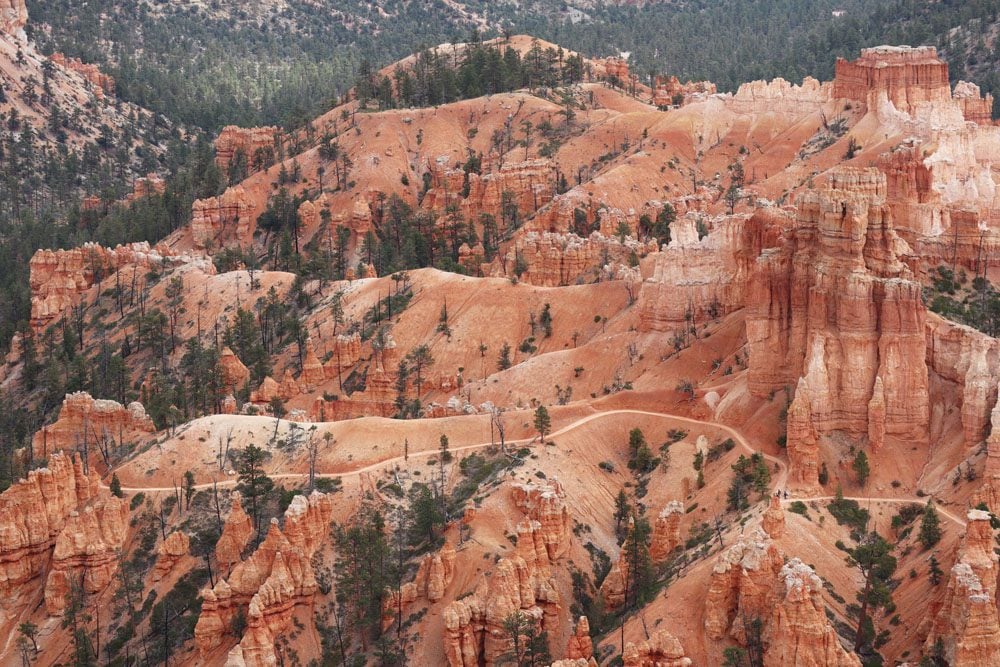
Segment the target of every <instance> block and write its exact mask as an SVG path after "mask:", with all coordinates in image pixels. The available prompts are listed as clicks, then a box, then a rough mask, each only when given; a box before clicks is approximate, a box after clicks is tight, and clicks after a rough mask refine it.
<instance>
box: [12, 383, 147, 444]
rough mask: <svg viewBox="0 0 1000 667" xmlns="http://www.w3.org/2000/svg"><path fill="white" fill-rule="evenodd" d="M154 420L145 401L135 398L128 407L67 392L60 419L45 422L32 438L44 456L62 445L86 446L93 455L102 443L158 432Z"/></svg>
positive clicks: (127, 439)
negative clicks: (144, 405)
mask: <svg viewBox="0 0 1000 667" xmlns="http://www.w3.org/2000/svg"><path fill="white" fill-rule="evenodd" d="M155 432H156V427H155V426H154V425H153V420H152V419H150V418H149V416H148V415H147V414H146V410H145V408H143V406H142V403H139V402H138V401H133V402H131V403H129V404H128V407H126V406H124V405H122V404H121V403H118V402H116V401H111V400H106V399H99V400H95V399H94V398H92V397H91V396H90V394H88V393H87V392H85V391H78V392H76V393H74V394H67V395H66V398H64V399H63V404H62V409H61V410H60V411H59V419H57V420H56V421H55V423H53V424H49V425H48V426H43V427H42V428H41V429H40V430H39V431H38V432H37V433H35V436H34V438H33V439H32V448H33V450H34V456H36V457H39V458H45V457H47V456H48V455H49V454H50V453H52V452H56V451H59V450H63V449H82V448H84V447H87V448H88V449H89V452H90V456H91V458H92V459H96V458H97V457H98V454H99V451H100V449H99V446H98V445H99V443H103V442H107V441H114V442H115V443H117V444H118V445H121V444H124V443H125V442H128V441H130V440H134V439H137V438H142V437H143V436H145V435H147V434H150V433H155Z"/></svg>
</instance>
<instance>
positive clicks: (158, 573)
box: [153, 530, 191, 581]
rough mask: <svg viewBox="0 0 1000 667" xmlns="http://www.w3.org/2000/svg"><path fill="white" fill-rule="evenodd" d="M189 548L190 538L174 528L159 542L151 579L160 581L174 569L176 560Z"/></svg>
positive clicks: (184, 554) (182, 556) (185, 554)
mask: <svg viewBox="0 0 1000 667" xmlns="http://www.w3.org/2000/svg"><path fill="white" fill-rule="evenodd" d="M190 549H191V538H189V537H188V534H187V533H185V532H184V531H181V530H175V531H174V532H172V533H170V534H169V535H167V539H165V540H163V542H161V543H160V550H159V552H158V554H157V557H156V566H155V567H154V568H153V581H160V580H161V579H163V578H164V577H166V576H167V575H168V574H170V571H171V570H173V569H174V566H175V565H177V562H178V561H180V559H182V558H184V556H187V555H188V551H189V550H190Z"/></svg>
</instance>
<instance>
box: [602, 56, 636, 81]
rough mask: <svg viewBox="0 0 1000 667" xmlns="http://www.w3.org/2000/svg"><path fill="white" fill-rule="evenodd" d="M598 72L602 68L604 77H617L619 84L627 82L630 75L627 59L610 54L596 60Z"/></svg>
mask: <svg viewBox="0 0 1000 667" xmlns="http://www.w3.org/2000/svg"><path fill="white" fill-rule="evenodd" d="M596 65H597V70H598V74H600V72H601V71H602V70H603V72H604V78H606V79H617V80H618V85H619V86H624V85H625V84H626V83H628V81H629V78H630V75H629V71H628V61H627V60H625V59H624V58H619V57H617V56H611V57H609V58H604V59H602V60H598V61H597V62H596Z"/></svg>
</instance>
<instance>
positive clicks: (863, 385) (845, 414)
mask: <svg viewBox="0 0 1000 667" xmlns="http://www.w3.org/2000/svg"><path fill="white" fill-rule="evenodd" d="M884 197H885V176H884V175H883V174H882V173H881V172H879V171H878V170H876V169H852V168H841V169H838V170H835V171H833V172H831V177H830V183H829V186H828V187H827V188H825V189H821V190H813V191H808V192H806V193H805V194H803V195H802V196H801V197H800V198H799V212H798V220H797V222H796V226H795V228H794V229H792V230H791V231H789V232H788V234H787V236H788V239H787V241H786V243H785V245H784V246H783V247H782V248H781V249H769V250H766V251H765V252H764V253H763V254H762V256H761V258H760V259H759V260H758V263H757V274H756V275H755V278H754V280H753V281H752V288H751V292H752V293H751V296H750V299H749V302H748V309H747V324H746V326H747V340H748V344H749V346H750V371H749V375H748V384H749V388H750V391H751V393H753V394H754V395H756V396H761V397H766V396H769V395H770V394H771V393H772V392H773V391H776V390H778V389H780V388H782V387H785V386H796V385H797V390H796V396H795V400H794V401H793V403H792V407H791V408H790V410H789V422H788V448H789V456H790V458H791V459H792V464H793V466H792V468H793V469H792V471H791V477H792V478H793V481H794V480H795V479H796V478H803V479H802V480H801V481H802V484H803V486H810V485H812V484H813V479H812V474H811V473H809V474H808V475H806V474H804V473H800V472H797V471H796V470H795V468H796V467H797V466H796V464H797V463H798V462H800V461H804V459H803V457H802V456H797V455H796V454H795V452H796V450H799V449H800V448H801V449H802V450H803V452H800V453H802V454H803V456H804V455H805V450H808V449H811V448H812V447H813V446H814V442H813V440H814V436H817V437H818V436H822V435H823V434H827V433H830V432H832V431H844V432H847V433H848V434H850V435H852V436H854V437H859V438H860V437H862V436H868V435H869V433H871V434H872V435H875V436H876V440H878V439H881V438H882V437H884V435H883V434H890V435H894V436H899V437H908V438H914V439H922V438H926V434H927V425H928V420H929V413H928V375H927V364H926V360H925V348H926V342H925V335H926V334H925V327H926V317H927V316H926V310H925V308H924V305H923V302H922V300H921V288H920V284H919V283H918V282H916V281H915V280H914V279H913V276H912V273H911V272H910V270H909V268H908V267H907V266H906V265H905V264H904V263H903V261H902V260H901V257H902V256H904V255H906V254H907V253H908V252H909V248H908V247H907V245H906V243H905V242H904V241H902V239H900V238H899V237H898V236H897V235H896V233H895V230H894V228H893V224H892V214H891V212H890V210H889V208H888V207H887V206H886V205H885V199H884ZM800 379H801V381H800ZM800 392H801V394H800ZM869 405H871V406H872V407H873V408H874V409H873V410H871V411H869ZM873 418H874V419H875V420H877V421H878V422H879V423H877V424H872V423H871V422H872V419H873ZM880 445H881V442H876V446H880ZM809 456H812V455H811V454H809ZM813 461H814V463H815V465H816V467H818V465H819V463H818V461H816V460H815V459H813Z"/></svg>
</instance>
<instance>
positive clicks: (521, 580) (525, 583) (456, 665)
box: [443, 519, 562, 667]
mask: <svg viewBox="0 0 1000 667" xmlns="http://www.w3.org/2000/svg"><path fill="white" fill-rule="evenodd" d="M548 554H549V552H548V548H547V547H546V544H545V538H544V533H543V532H542V527H541V524H540V523H539V522H537V521H532V520H530V519H525V520H524V521H522V522H521V523H519V524H518V526H517V546H516V548H515V552H514V554H513V555H512V556H509V557H506V558H502V559H501V560H500V561H499V562H498V563H497V564H496V567H495V568H494V569H493V572H492V576H490V577H487V578H484V579H483V580H482V581H481V582H480V583H479V586H478V587H477V588H476V590H475V592H474V593H473V594H472V595H471V596H469V597H465V598H462V599H459V600H456V601H455V602H452V603H451V604H450V605H448V607H446V608H445V610H444V614H443V617H444V626H445V630H444V653H445V659H446V661H447V664H448V665H449V667H477V666H478V665H486V666H487V667H492V665H493V664H494V663H495V661H496V659H497V658H498V657H499V656H500V655H502V654H503V653H505V652H506V651H508V650H510V640H509V637H508V633H507V632H506V631H504V629H503V623H504V619H506V618H507V617H509V616H510V615H511V614H513V613H515V612H518V611H519V612H521V613H523V614H525V615H526V616H527V617H528V618H530V619H533V620H534V622H535V623H536V624H537V625H538V628H539V629H540V630H542V631H546V630H547V631H551V632H555V630H556V628H557V627H558V622H559V614H560V611H561V609H562V601H561V599H560V596H559V592H558V590H557V588H556V582H555V581H554V579H553V578H552V573H551V569H550V563H551V561H550V560H549V555H548Z"/></svg>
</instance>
